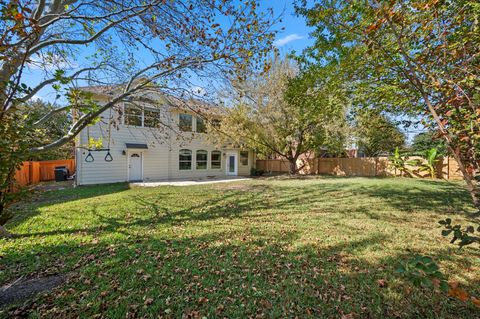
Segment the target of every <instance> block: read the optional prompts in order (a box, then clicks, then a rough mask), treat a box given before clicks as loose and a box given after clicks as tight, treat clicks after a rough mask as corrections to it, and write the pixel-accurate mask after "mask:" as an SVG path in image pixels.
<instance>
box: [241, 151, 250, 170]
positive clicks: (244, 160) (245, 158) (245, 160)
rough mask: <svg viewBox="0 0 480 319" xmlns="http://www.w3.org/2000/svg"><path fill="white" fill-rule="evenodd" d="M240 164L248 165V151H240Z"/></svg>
mask: <svg viewBox="0 0 480 319" xmlns="http://www.w3.org/2000/svg"><path fill="white" fill-rule="evenodd" d="M240 164H242V165H243V166H248V151H240Z"/></svg>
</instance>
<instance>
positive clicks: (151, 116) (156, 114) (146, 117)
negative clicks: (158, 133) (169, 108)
mask: <svg viewBox="0 0 480 319" xmlns="http://www.w3.org/2000/svg"><path fill="white" fill-rule="evenodd" d="M143 126H144V127H159V126H160V111H159V110H153V109H147V108H145V110H144V112H143Z"/></svg>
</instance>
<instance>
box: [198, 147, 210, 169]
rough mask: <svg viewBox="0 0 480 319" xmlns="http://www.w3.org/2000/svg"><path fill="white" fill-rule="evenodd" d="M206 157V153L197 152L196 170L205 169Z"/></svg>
mask: <svg viewBox="0 0 480 319" xmlns="http://www.w3.org/2000/svg"><path fill="white" fill-rule="evenodd" d="M207 157H208V152H207V151H203V150H199V151H197V169H207Z"/></svg>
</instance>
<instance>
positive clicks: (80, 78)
mask: <svg viewBox="0 0 480 319" xmlns="http://www.w3.org/2000/svg"><path fill="white" fill-rule="evenodd" d="M0 9H1V10H0V136H2V141H1V147H0V151H1V155H2V156H1V157H0V217H1V215H2V212H3V208H4V206H5V205H6V203H7V200H6V198H7V197H8V196H10V195H8V196H7V195H6V193H7V192H8V189H9V188H10V187H11V183H12V176H13V174H14V172H15V170H16V168H18V166H19V165H20V163H21V162H22V161H23V160H25V159H27V158H28V156H30V155H31V154H34V153H38V152H44V151H47V150H51V149H56V148H58V147H61V146H62V145H65V144H66V143H69V142H70V141H72V139H73V138H74V137H75V136H76V135H77V134H78V133H79V132H80V131H81V130H83V129H84V128H86V127H87V126H88V125H90V124H91V123H92V122H93V121H95V120H96V119H97V118H98V116H99V115H100V114H101V113H103V112H104V111H105V110H107V109H109V108H116V107H118V106H120V105H121V104H122V103H123V102H125V101H129V102H135V101H136V100H140V101H141V102H143V103H149V104H151V105H152V106H153V107H157V106H158V105H157V103H156V102H155V101H148V99H147V98H146V96H147V94H146V93H148V92H149V91H151V90H155V91H158V90H162V91H163V92H166V93H168V94H172V95H174V96H180V97H181V96H182V95H183V94H184V93H185V92H186V91H189V92H190V91H191V87H192V82H191V80H192V79H195V80H196V81H200V82H201V81H206V82H207V81H210V83H211V82H212V81H214V80H219V81H221V79H222V77H223V78H224V77H225V76H226V75H229V76H234V74H238V75H239V76H241V74H242V71H243V70H245V69H247V68H252V67H255V66H257V65H259V62H260V61H262V60H263V59H264V58H265V56H266V55H267V54H268V52H269V50H270V48H271V43H272V39H273V37H274V31H273V29H272V25H273V24H274V22H275V19H274V18H273V17H272V11H271V10H260V9H259V7H258V3H257V1H253V0H239V1H235V2H234V3H233V2H227V1H223V0H213V1H212V0H208V1H207V0H186V1H164V0H132V1H116V0H104V1H76V0H52V1H47V0H38V1H30V0H24V1H18V0H7V1H0ZM32 72H33V73H35V74H36V77H35V78H36V79H37V81H36V82H35V81H31V80H30V81H27V79H31V78H28V74H31V73H32ZM86 85H88V86H102V87H104V88H107V89H111V90H110V92H109V93H110V95H109V99H108V100H107V101H106V102H105V103H101V104H100V103H98V102H97V101H95V100H94V99H92V97H91V95H90V94H89V93H88V92H86V91H85V90H82V89H81V87H82V86H86ZM206 86H208V85H206ZM46 88H51V89H52V90H54V92H55V93H56V97H57V99H58V100H59V101H61V102H62V103H63V105H62V106H61V107H57V108H50V109H46V108H43V109H40V108H38V109H37V110H36V111H35V112H31V108H36V107H37V106H38V105H36V104H32V103H28V102H29V101H31V100H32V99H33V98H34V97H35V95H36V94H38V93H39V92H41V91H42V90H45V89H46ZM113 88H115V89H113ZM40 110H42V112H43V114H41V116H39V114H38V113H39V111H40ZM62 112H63V113H64V114H66V113H70V114H77V115H78V116H77V117H75V118H74V120H73V121H72V122H71V123H70V125H68V126H66V127H64V128H63V134H61V135H60V136H58V135H57V137H58V138H56V139H52V137H53V135H52V136H50V139H42V140H39V139H38V138H33V137H32V138H31V139H30V138H28V139H26V138H25V137H26V136H30V135H31V134H32V133H33V132H35V131H36V130H38V129H40V128H42V127H44V126H45V125H49V123H50V121H55V118H56V116H57V115H58V114H59V113H62ZM33 117H35V118H38V117H39V119H38V120H33ZM0 219H1V218H0ZM1 220H2V222H1V223H0V227H1V225H3V223H4V222H3V220H4V219H1ZM0 230H1V229H0Z"/></svg>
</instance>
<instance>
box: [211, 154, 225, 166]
mask: <svg viewBox="0 0 480 319" xmlns="http://www.w3.org/2000/svg"><path fill="white" fill-rule="evenodd" d="M211 156H212V157H211V161H210V167H211V168H212V169H219V168H222V152H220V151H213V152H212V155H211Z"/></svg>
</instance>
